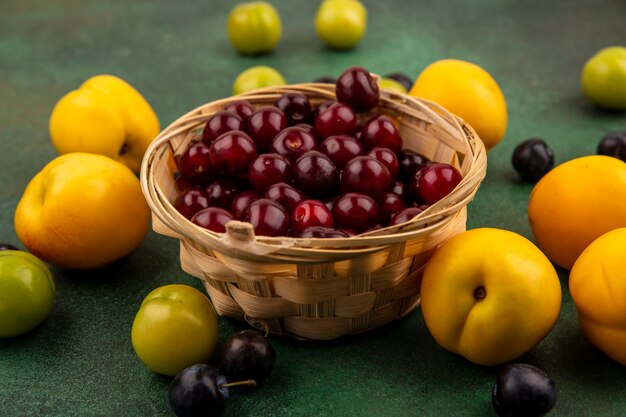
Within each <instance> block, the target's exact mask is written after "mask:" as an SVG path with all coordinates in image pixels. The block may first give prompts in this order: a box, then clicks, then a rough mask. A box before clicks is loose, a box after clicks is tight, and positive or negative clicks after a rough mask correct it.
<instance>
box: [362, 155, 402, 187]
mask: <svg viewBox="0 0 626 417" xmlns="http://www.w3.org/2000/svg"><path fill="white" fill-rule="evenodd" d="M365 155H367V156H371V157H372V158H375V159H377V160H378V161H380V162H382V163H383V164H385V166H386V167H387V169H388V170H389V173H390V174H391V179H392V180H393V181H395V180H396V177H397V176H398V169H399V167H398V158H396V154H395V153H393V152H392V151H391V149H389V148H379V147H377V148H372V149H370V150H369V151H368V152H367V153H366V154H365Z"/></svg>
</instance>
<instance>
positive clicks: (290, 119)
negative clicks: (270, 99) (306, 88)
mask: <svg viewBox="0 0 626 417" xmlns="http://www.w3.org/2000/svg"><path fill="white" fill-rule="evenodd" d="M274 106H276V107H277V108H278V109H280V110H281V111H282V112H283V113H284V114H285V117H286V118H287V125H288V126H295V125H297V124H298V123H311V121H312V119H313V110H312V109H311V103H310V102H309V99H308V98H307V97H306V96H304V95H302V94H298V93H285V94H283V95H282V96H280V98H279V99H278V100H277V101H276V103H274Z"/></svg>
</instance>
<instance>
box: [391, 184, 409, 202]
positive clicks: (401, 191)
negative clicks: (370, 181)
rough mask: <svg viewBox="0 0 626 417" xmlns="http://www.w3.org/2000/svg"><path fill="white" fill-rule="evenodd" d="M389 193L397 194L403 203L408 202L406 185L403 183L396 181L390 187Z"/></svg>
mask: <svg viewBox="0 0 626 417" xmlns="http://www.w3.org/2000/svg"><path fill="white" fill-rule="evenodd" d="M391 192H392V193H394V194H397V195H398V196H399V197H400V198H401V199H402V201H404V202H405V203H408V202H409V201H410V195H409V190H408V189H407V185H406V184H405V183H403V182H400V181H396V182H395V183H394V184H393V186H392V187H391Z"/></svg>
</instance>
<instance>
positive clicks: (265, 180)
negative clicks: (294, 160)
mask: <svg viewBox="0 0 626 417" xmlns="http://www.w3.org/2000/svg"><path fill="white" fill-rule="evenodd" d="M291 177H292V174H291V164H290V163H289V161H288V160H287V159H286V158H285V157H284V156H282V155H278V154H277V153H265V154H263V155H259V156H257V157H256V159H255V160H254V161H253V162H252V164H250V168H249V169H248V179H249V181H250V185H252V187H253V188H254V189H255V190H257V191H258V192H260V193H264V192H265V190H267V188H268V187H269V186H270V185H272V184H276V183H278V182H286V183H289V182H291Z"/></svg>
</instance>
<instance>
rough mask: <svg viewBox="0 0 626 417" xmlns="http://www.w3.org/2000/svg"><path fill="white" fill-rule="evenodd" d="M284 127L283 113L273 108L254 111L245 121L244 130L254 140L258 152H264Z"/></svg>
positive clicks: (285, 118) (268, 107)
mask: <svg viewBox="0 0 626 417" xmlns="http://www.w3.org/2000/svg"><path fill="white" fill-rule="evenodd" d="M286 127H287V117H285V113H283V112H282V111H280V110H279V109H277V108H276V107H274V106H264V107H261V108H260V109H257V110H255V111H254V113H252V114H251V115H250V117H248V120H247V121H246V130H247V132H248V133H249V134H250V136H251V137H252V139H253V140H254V143H255V144H256V147H257V150H258V152H266V151H267V150H268V149H269V147H270V145H271V144H272V140H273V139H274V138H275V137H276V135H277V134H278V133H279V132H280V131H281V130H283V129H284V128H286Z"/></svg>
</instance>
